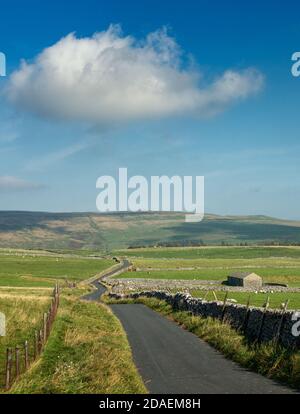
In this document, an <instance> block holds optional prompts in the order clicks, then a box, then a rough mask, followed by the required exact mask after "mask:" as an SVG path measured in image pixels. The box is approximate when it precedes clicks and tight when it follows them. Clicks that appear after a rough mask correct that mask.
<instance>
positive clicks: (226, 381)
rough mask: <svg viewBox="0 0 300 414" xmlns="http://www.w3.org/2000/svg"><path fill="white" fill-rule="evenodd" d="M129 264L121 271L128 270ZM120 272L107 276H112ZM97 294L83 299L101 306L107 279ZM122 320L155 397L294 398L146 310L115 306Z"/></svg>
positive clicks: (277, 386)
mask: <svg viewBox="0 0 300 414" xmlns="http://www.w3.org/2000/svg"><path fill="white" fill-rule="evenodd" d="M129 265H130V263H129V262H128V261H127V260H124V262H123V264H122V266H121V267H119V268H118V269H117V271H119V270H121V269H123V270H126V268H128V266H129ZM114 273H116V270H111V271H108V272H107V273H106V274H105V275H103V276H102V278H103V277H107V276H112V275H113V274H114ZM93 285H94V286H95V287H96V289H95V290H94V291H93V292H92V293H90V294H88V295H86V296H85V297H83V299H85V300H91V301H97V300H99V298H100V296H101V295H102V294H103V293H104V292H105V290H106V288H105V287H104V286H103V285H102V283H101V278H100V279H98V280H96V281H95V282H93ZM111 309H112V311H113V312H114V314H115V315H116V316H117V317H118V318H119V320H120V321H121V323H122V325H123V327H124V329H125V331H126V334H127V337H128V340H129V343H130V345H131V348H132V352H133V357H134V360H135V363H136V366H137V368H138V370H139V372H140V374H141V376H142V378H143V380H144V383H145V385H146V387H147V388H148V390H149V392H150V393H151V394H158V393H159V394H257V393H258V394H291V393H295V392H294V391H293V390H292V389H290V388H287V387H284V386H282V385H279V384H277V383H275V382H274V381H272V380H269V379H267V378H265V377H263V376H261V375H259V374H256V373H253V372H250V371H247V370H246V369H244V368H242V367H240V366H239V365H238V364H236V363H234V362H232V361H230V360H228V359H226V358H225V357H224V356H223V355H222V354H220V353H219V352H218V351H216V350H215V349H214V348H212V347H211V346H210V345H208V344H207V343H206V342H204V341H202V340H201V339H199V338H198V337H197V336H195V335H194V334H192V333H190V332H188V331H185V330H184V329H182V328H181V327H180V326H178V325H176V324H175V323H174V322H172V321H170V320H168V319H167V318H165V317H163V316H161V315H159V314H158V313H157V312H154V311H152V310H151V309H149V308H148V307H146V306H144V305H138V304H128V305H121V304H120V305H111Z"/></svg>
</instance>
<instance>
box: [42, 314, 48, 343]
mask: <svg viewBox="0 0 300 414" xmlns="http://www.w3.org/2000/svg"><path fill="white" fill-rule="evenodd" d="M46 341H47V313H44V320H43V344H44V345H45V343H46Z"/></svg>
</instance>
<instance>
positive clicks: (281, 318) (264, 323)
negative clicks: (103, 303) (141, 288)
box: [109, 291, 300, 349]
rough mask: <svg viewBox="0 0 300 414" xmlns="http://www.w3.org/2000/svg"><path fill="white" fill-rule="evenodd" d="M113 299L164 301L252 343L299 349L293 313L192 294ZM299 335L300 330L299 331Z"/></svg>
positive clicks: (156, 293) (158, 293)
mask: <svg viewBox="0 0 300 414" xmlns="http://www.w3.org/2000/svg"><path fill="white" fill-rule="evenodd" d="M109 295H110V297H111V298H115V299H121V298H124V297H128V298H134V299H135V298H139V297H148V298H156V299H160V300H165V301H166V302H167V303H169V304H170V305H171V306H172V307H173V309H174V310H181V311H188V312H191V313H193V314H194V315H199V316H204V317H212V318H218V319H221V320H222V319H223V320H226V321H228V322H229V323H230V324H231V325H232V326H233V327H234V328H235V329H238V330H241V331H242V332H243V333H244V335H245V336H246V337H247V338H248V339H249V340H251V341H259V342H269V341H278V342H279V343H280V344H282V345H283V346H285V347H293V348H297V349H300V336H299V335H298V336H294V335H293V332H292V326H293V325H294V324H295V320H292V316H293V314H294V312H292V311H286V312H284V313H283V311H280V310H270V309H268V310H265V309H263V308H254V307H249V308H247V307H246V306H244V305H239V304H232V303H227V304H226V305H225V306H224V303H223V302H217V301H206V300H202V299H197V298H193V297H192V296H191V295H189V294H182V293H177V294H171V293H167V292H163V291H147V292H139V293H132V294H129V295H124V294H123V295H122V294H117V293H110V294H109ZM298 332H299V333H300V330H299V328H298Z"/></svg>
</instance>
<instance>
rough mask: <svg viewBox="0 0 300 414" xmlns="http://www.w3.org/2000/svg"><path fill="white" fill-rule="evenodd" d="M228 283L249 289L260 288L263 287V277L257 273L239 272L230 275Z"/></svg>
mask: <svg viewBox="0 0 300 414" xmlns="http://www.w3.org/2000/svg"><path fill="white" fill-rule="evenodd" d="M227 285H229V286H241V287H244V288H248V289H260V288H261V287H262V278H261V277H260V276H258V275H257V274H256V273H251V272H244V273H243V272H237V273H233V274H232V275H230V276H228V279H227Z"/></svg>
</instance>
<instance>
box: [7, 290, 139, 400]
mask: <svg viewBox="0 0 300 414" xmlns="http://www.w3.org/2000/svg"><path fill="white" fill-rule="evenodd" d="M10 392H11V393H17V394H19V393H21V394H24V393H25V394H27V393H29V394H35V393H42V394H53V393H62V394H64V393H66V394H89V393H92V394H98V393H100V394H104V393H107V394H110V393H120V394H126V393H145V392H146V389H145V387H144V384H143V382H142V380H141V378H140V376H139V374H138V372H137V370H136V367H135V365H134V363H133V361H132V357H131V351H130V347H129V345H128V342H127V339H126V335H125V333H124V331H123V329H122V327H121V324H120V322H119V321H118V319H117V318H116V317H115V316H114V315H113V314H112V312H111V311H110V310H109V309H108V308H107V307H106V306H105V305H102V304H98V303H90V302H84V301H79V300H78V294H77V292H76V294H75V295H73V294H71V293H69V294H68V295H64V294H63V295H62V298H61V303H60V308H59V311H58V314H57V317H56V320H55V322H54V325H53V328H52V332H51V335H50V337H49V340H48V342H47V344H46V347H45V349H44V352H43V354H42V356H41V359H40V360H39V361H38V362H37V363H36V364H35V365H34V366H33V367H32V368H31V369H30V370H29V371H28V372H27V373H25V374H24V375H23V376H21V378H20V379H19V381H17V382H16V383H15V385H14V386H13V387H12V389H11V390H10Z"/></svg>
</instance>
